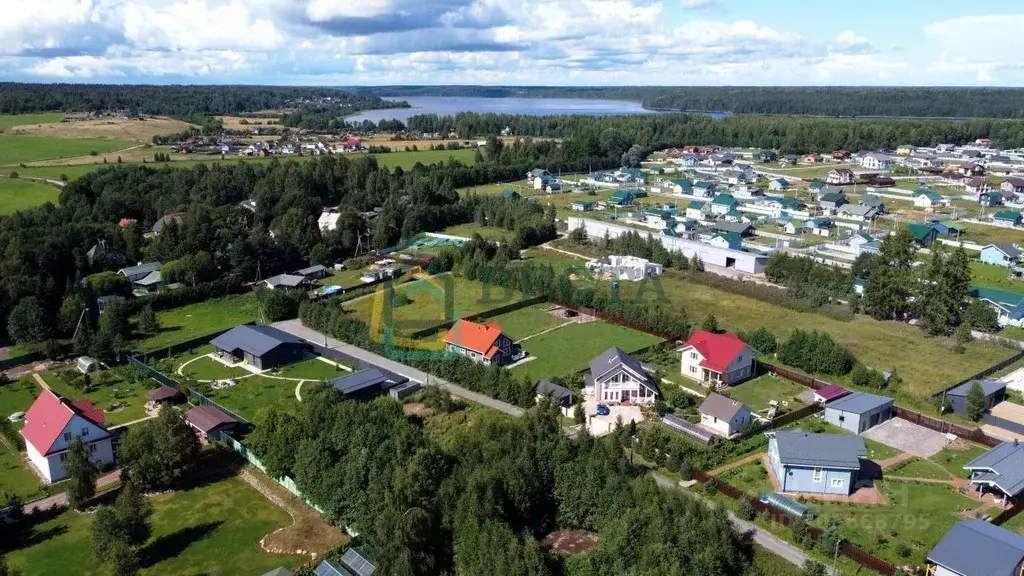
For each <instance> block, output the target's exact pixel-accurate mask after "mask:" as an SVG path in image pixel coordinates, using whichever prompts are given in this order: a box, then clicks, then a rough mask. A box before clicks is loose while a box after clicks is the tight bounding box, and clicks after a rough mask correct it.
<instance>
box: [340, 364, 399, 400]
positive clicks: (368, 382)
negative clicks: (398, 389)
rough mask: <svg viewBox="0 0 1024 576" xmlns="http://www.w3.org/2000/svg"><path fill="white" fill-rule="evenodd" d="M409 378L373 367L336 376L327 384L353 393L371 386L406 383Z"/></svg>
mask: <svg viewBox="0 0 1024 576" xmlns="http://www.w3.org/2000/svg"><path fill="white" fill-rule="evenodd" d="M408 380H409V379H408V378H405V377H402V376H397V375H394V374H391V373H389V372H385V371H384V370H381V369H380V368H377V367H373V368H367V369H366V370H360V371H358V372H353V373H351V374H346V375H345V376H341V377H339V378H335V379H333V380H330V381H329V382H327V384H328V385H330V386H332V387H334V388H335V389H336V390H338V391H339V392H341V393H342V394H353V393H355V392H358V391H360V390H363V389H366V388H370V387H371V386H381V385H383V384H387V383H390V384H391V385H392V386H394V385H398V384H405V383H406V382H408ZM388 387H389V388H390V386H388Z"/></svg>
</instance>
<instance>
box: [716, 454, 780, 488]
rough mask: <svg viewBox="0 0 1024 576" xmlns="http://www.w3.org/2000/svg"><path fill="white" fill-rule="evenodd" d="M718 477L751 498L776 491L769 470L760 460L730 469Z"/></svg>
mask: <svg viewBox="0 0 1024 576" xmlns="http://www.w3.org/2000/svg"><path fill="white" fill-rule="evenodd" d="M718 477H719V478H720V479H721V480H722V481H724V482H727V483H728V484H731V485H732V486H735V487H736V488H739V489H740V490H743V492H745V493H747V494H749V495H751V496H759V495H761V494H764V493H765V492H771V491H772V490H774V487H773V486H772V479H771V478H770V477H769V476H768V470H767V469H765V467H764V464H763V463H762V462H761V461H760V460H755V461H753V462H749V463H747V464H744V465H742V466H737V467H735V468H730V469H728V470H726V471H724V472H722V473H721V474H719V475H718Z"/></svg>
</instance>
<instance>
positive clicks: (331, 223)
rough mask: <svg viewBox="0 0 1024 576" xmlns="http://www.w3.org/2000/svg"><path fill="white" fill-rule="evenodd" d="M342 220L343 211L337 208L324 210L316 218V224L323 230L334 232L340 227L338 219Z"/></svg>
mask: <svg viewBox="0 0 1024 576" xmlns="http://www.w3.org/2000/svg"><path fill="white" fill-rule="evenodd" d="M339 220H341V212H337V211H335V210H324V211H323V212H321V213H320V217H319V218H317V219H316V224H317V226H318V227H319V228H320V231H321V232H333V231H335V230H337V229H338V221H339Z"/></svg>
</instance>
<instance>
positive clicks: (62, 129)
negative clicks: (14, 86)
mask: <svg viewBox="0 0 1024 576" xmlns="http://www.w3.org/2000/svg"><path fill="white" fill-rule="evenodd" d="M189 126H190V125H189V124H188V123H187V122H183V121H181V120H172V119H170V118H148V119H146V120H139V119H123V120H122V119H120V118H103V119H98V120H72V121H69V122H60V118H58V119H57V121H55V122H51V123H45V124H41V125H33V126H22V127H19V128H17V129H15V130H11V131H10V133H12V134H19V135H31V136H48V137H52V138H70V139H87V138H97V139H100V140H125V141H130V142H138V143H143V144H149V143H151V142H152V141H153V137H154V136H162V135H164V134H176V133H179V132H184V131H185V130H188V128H189Z"/></svg>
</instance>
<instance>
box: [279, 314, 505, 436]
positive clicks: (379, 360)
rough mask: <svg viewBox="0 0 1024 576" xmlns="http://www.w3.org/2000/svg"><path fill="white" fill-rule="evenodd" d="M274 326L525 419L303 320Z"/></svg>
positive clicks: (497, 402)
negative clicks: (303, 323) (309, 326)
mask: <svg viewBox="0 0 1024 576" xmlns="http://www.w3.org/2000/svg"><path fill="white" fill-rule="evenodd" d="M274 326H275V327H276V328H279V329H281V330H284V331H285V332H288V333H289V334H293V335H295V336H298V337H299V338H302V339H303V340H307V341H309V342H313V343H314V344H319V345H321V346H323V345H324V343H325V342H326V346H327V347H328V348H330V349H332V350H338V351H339V352H344V353H345V354H348V355H350V356H354V357H356V358H359V359H360V360H363V361H364V362H369V363H370V364H374V365H376V366H379V367H381V368H383V369H385V370H389V371H391V372H394V373H395V374H401V375H402V376H405V377H406V378H408V379H410V380H414V381H416V382H419V383H420V384H424V385H428V386H440V387H442V388H444V389H446V390H448V392H450V393H451V394H452V395H453V396H458V397H460V398H464V399H466V400H469V401H471V402H476V403H477V404H482V405H484V406H487V407H488V408H493V409H494V410H498V411H500V412H504V413H505V414H509V415H511V416H516V417H519V416H522V415H523V412H524V411H523V409H522V408H520V407H518V406H513V405H512V404H509V403H507V402H502V401H501V400H495V399H494V398H491V397H490V396H485V395H483V394H479V393H477V392H473V391H472V390H467V389H465V388H463V387H462V386H457V385H455V384H452V383H451V382H447V381H445V380H442V379H440V378H438V377H436V376H431V375H430V374H427V373H426V372H423V371H421V370H417V369H415V368H412V367H411V366H406V365H405V364H402V363H400V362H396V361H394V360H392V359H390V358H385V357H384V356H380V355H379V354H374V353H373V352H369V351H367V350H363V349H362V348H358V347H356V346H353V345H351V344H348V343H346V342H342V341H341V340H336V339H334V338H329V337H327V336H325V335H323V334H321V333H320V332H317V331H316V330H313V329H311V328H307V327H305V326H303V325H302V322H301V321H300V320H297V319H296V320H285V321H283V322H278V323H276V324H274Z"/></svg>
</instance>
